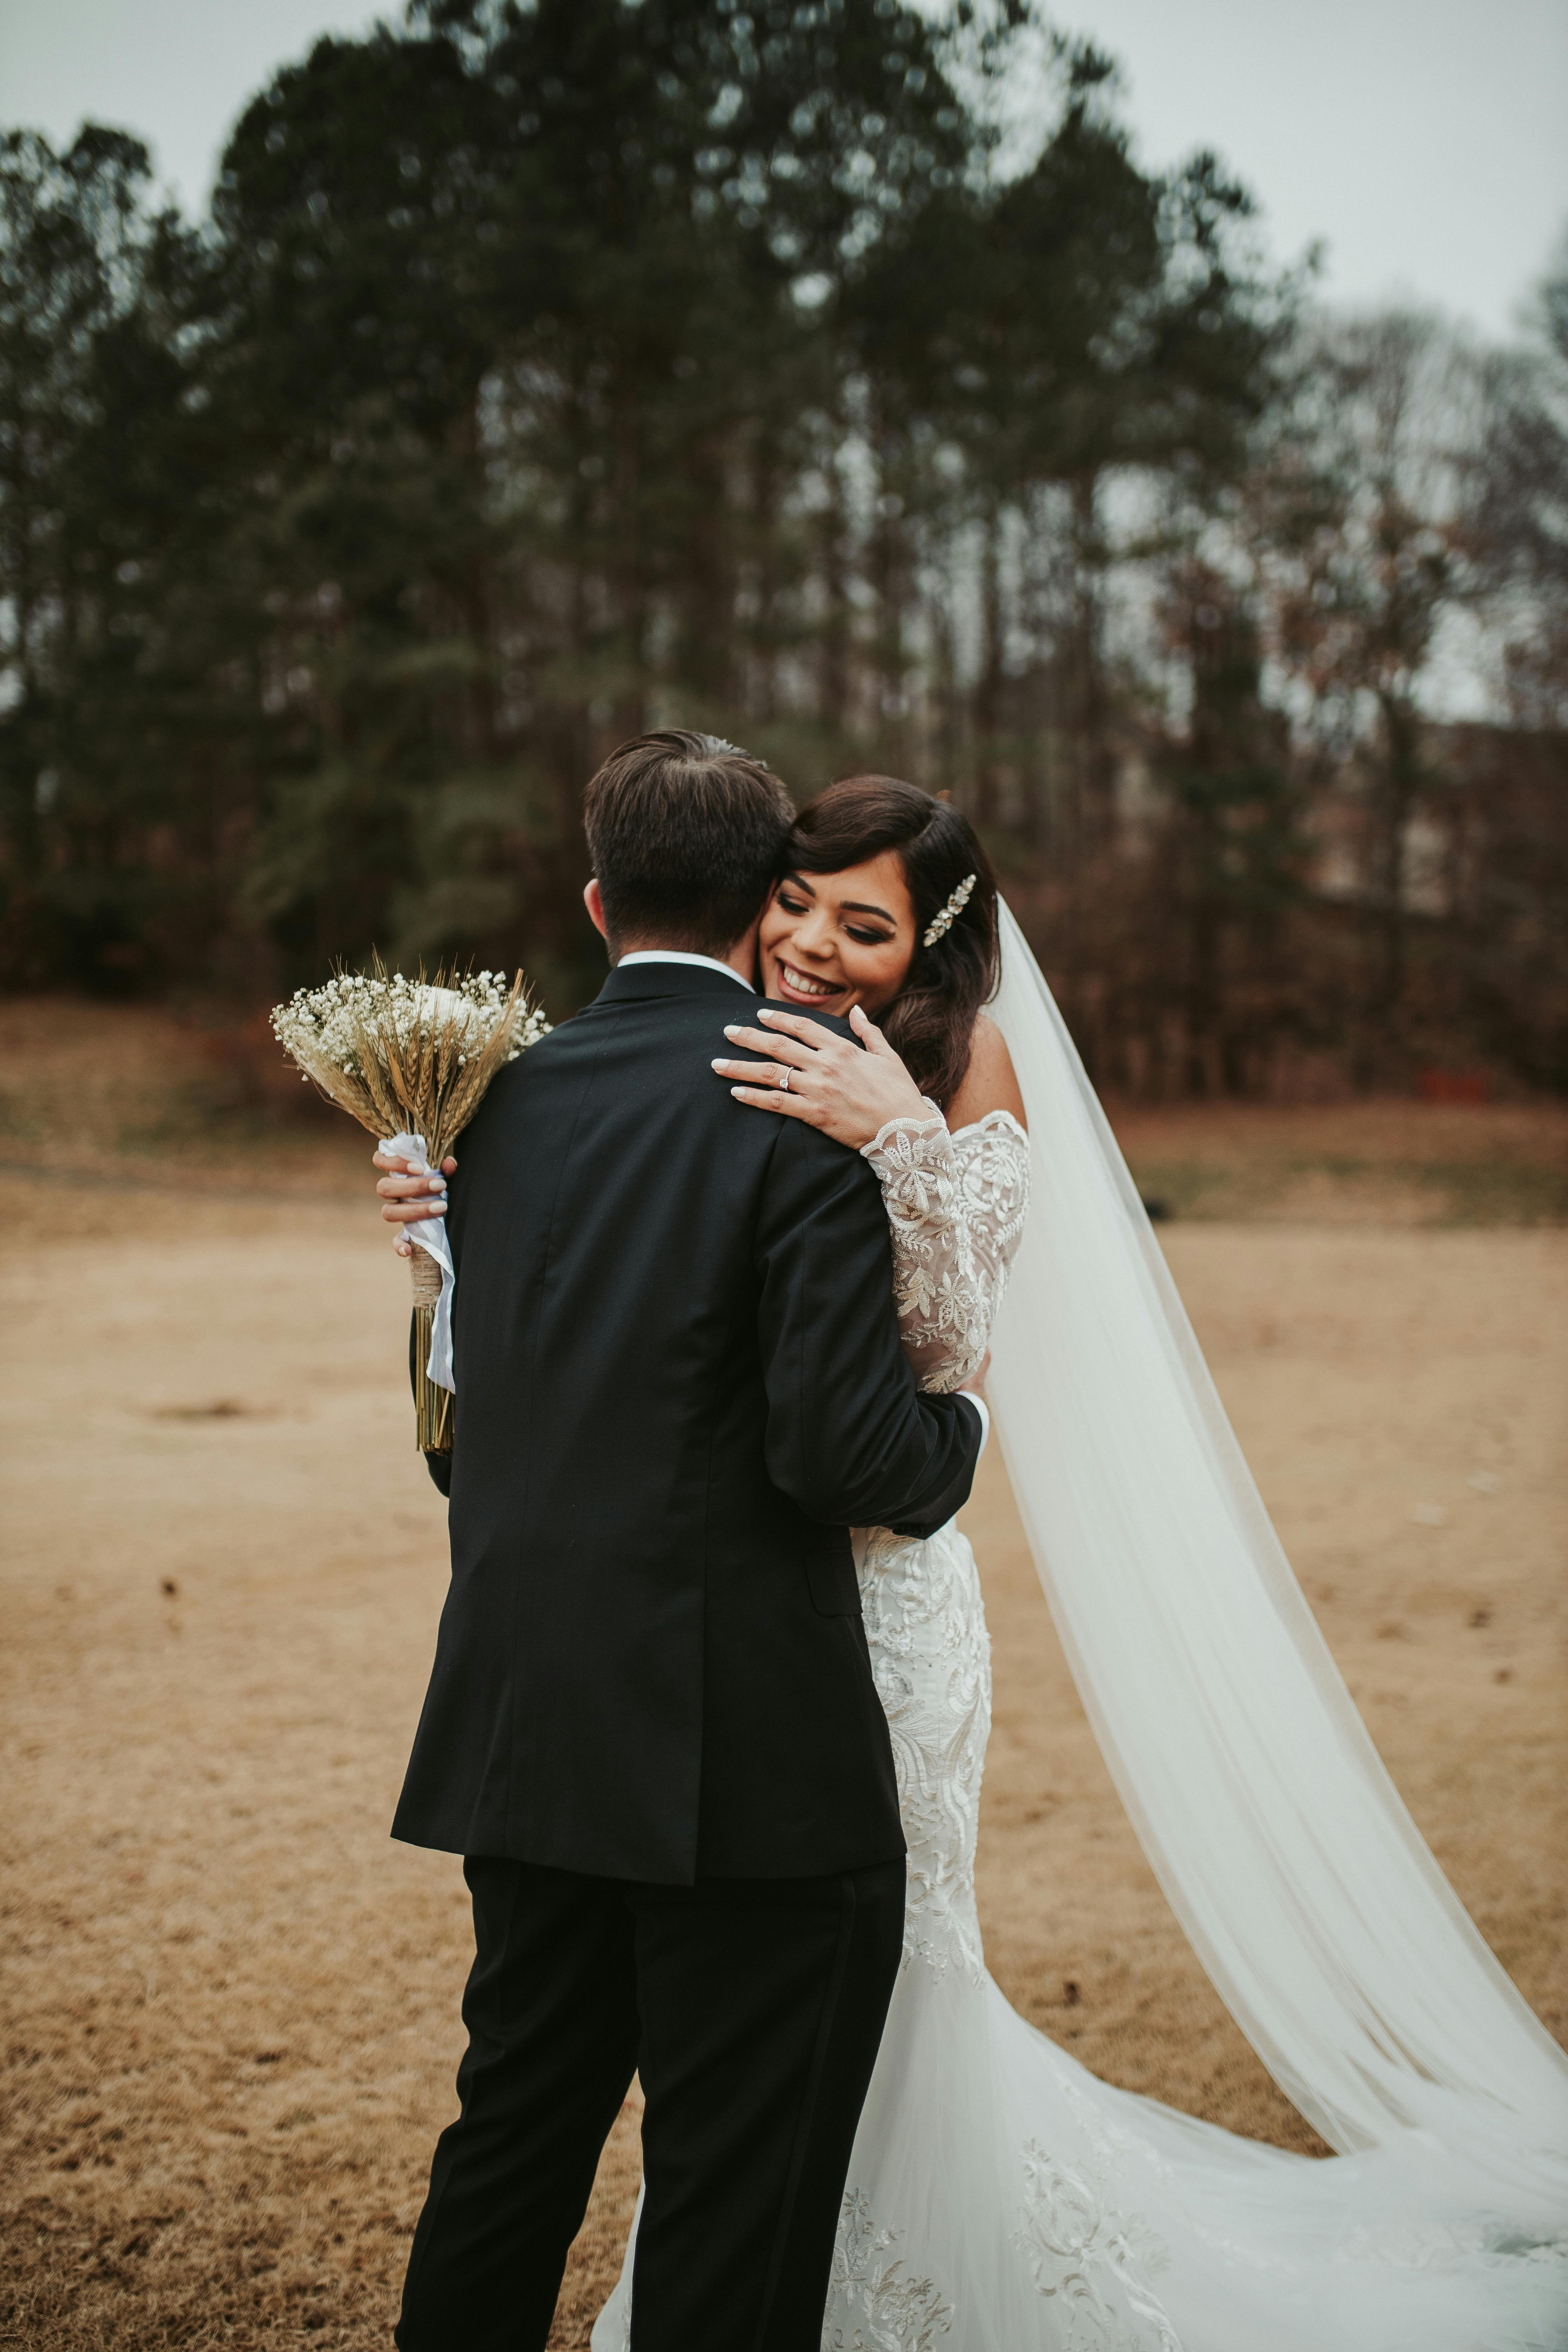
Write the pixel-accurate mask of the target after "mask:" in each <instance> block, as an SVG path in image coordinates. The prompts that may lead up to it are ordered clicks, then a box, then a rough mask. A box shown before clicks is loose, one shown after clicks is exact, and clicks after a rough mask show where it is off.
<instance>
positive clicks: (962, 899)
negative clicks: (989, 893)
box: [921, 874, 980, 948]
mask: <svg viewBox="0 0 1568 2352" xmlns="http://www.w3.org/2000/svg"><path fill="white" fill-rule="evenodd" d="M979 878H980V877H979V876H978V875H975V874H966V875H965V876H964V877H963V881H962V882H961V883H960V884H959V886H958V887H957V889H956V890H955V891H954V892H953V894H952V898H950V899H949V900H948V902H947V904H946V906H945V907H943V908H942V911H941V913H940V914H936V915H933V916H932V917H931V921H930V922H929V923H928V924H927V925H926V927H925V929H924V930H923V931H922V933H921V947H922V948H934V947H935V945H936V943H937V941H938V940H940V939H941V937H942V933H943V932H944V931H950V930H951V929H952V925H953V920H954V918H955V917H956V916H959V915H962V914H963V910H964V908H965V907H967V906H968V904H969V894H970V892H971V891H972V890H973V887H974V885H975V883H976V882H977V881H978V880H979Z"/></svg>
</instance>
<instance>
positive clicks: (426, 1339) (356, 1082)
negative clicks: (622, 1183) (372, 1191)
mask: <svg viewBox="0 0 1568 2352" xmlns="http://www.w3.org/2000/svg"><path fill="white" fill-rule="evenodd" d="M549 1026H550V1024H549V1023H548V1022H547V1021H546V1020H545V1018H544V1015H543V1014H542V1013H541V1012H539V1011H538V1009H537V1008H536V1007H535V1006H534V1005H533V1004H531V1003H530V1000H529V995H528V991H527V988H526V987H525V985H524V982H523V977H522V974H521V971H520V972H519V973H518V974H517V976H516V978H515V979H514V980H513V982H512V983H511V986H510V988H508V987H507V985H506V982H505V979H504V976H503V975H502V974H501V973H500V972H499V971H479V972H469V973H468V974H467V975H465V976H464V977H462V978H459V977H458V975H457V974H456V973H440V972H438V973H437V976H436V978H435V979H434V980H431V981H427V980H426V979H425V977H424V975H423V974H421V975H420V977H419V978H418V979H416V980H407V979H405V977H404V975H403V973H402V972H400V971H399V972H394V974H393V976H392V978H391V979H390V980H389V979H388V978H387V976H386V973H385V971H384V970H383V968H382V966H381V963H380V961H377V962H376V963H375V965H374V969H373V970H372V971H370V972H369V973H368V974H366V973H361V972H340V973H339V974H338V975H337V977H336V979H334V980H329V981H328V982H326V984H325V985H324V986H323V987H321V988H309V989H307V988H301V989H299V990H297V991H296V992H295V993H294V995H293V996H292V997H290V999H289V1003H287V1004H278V1005H275V1006H274V1007H273V1010H272V1027H273V1031H274V1033H275V1034H276V1036H277V1038H278V1042H279V1045H281V1046H282V1048H283V1050H284V1052H285V1053H286V1054H287V1055H289V1059H290V1060H291V1061H292V1062H293V1063H294V1065H295V1066H296V1067H297V1068H298V1069H299V1070H300V1072H301V1074H302V1075H303V1076H304V1077H305V1079H306V1080H307V1082H308V1083H309V1084H310V1085H311V1086H314V1087H316V1088H317V1090H318V1092H320V1093H321V1094H323V1095H324V1096H325V1097H326V1098H327V1100H328V1101H329V1102H332V1103H336V1104H337V1106H338V1108H340V1109H341V1110H346V1111H348V1112H349V1113H350V1114H351V1115H352V1116H353V1118H357V1119H358V1121H359V1123H360V1125H361V1126H362V1127H363V1128H368V1129H369V1130H370V1132H371V1134H372V1135H374V1136H377V1137H379V1138H380V1139H381V1141H382V1142H383V1143H384V1144H385V1145H386V1146H387V1148H388V1149H389V1150H391V1151H392V1152H393V1154H394V1155H395V1156H398V1157H401V1158H403V1159H405V1160H410V1161H412V1162H414V1163H416V1172H418V1171H419V1170H425V1171H428V1170H431V1169H436V1168H439V1166H440V1165H441V1162H442V1160H444V1159H445V1158H446V1156H447V1152H448V1151H449V1150H451V1148H452V1145H453V1144H454V1143H455V1142H456V1140H457V1139H458V1136H459V1135H460V1134H461V1133H462V1131H463V1129H464V1128H465V1127H467V1125H468V1121H469V1119H471V1118H472V1117H473V1115H474V1113H475V1111H476V1110H478V1108H479V1104H480V1103H481V1102H482V1101H483V1099H484V1094H485V1089H486V1087H488V1086H489V1082H490V1080H491V1079H492V1078H493V1077H494V1076H495V1074H496V1072H497V1071H498V1070H499V1069H500V1066H501V1065H502V1063H503V1062H514V1061H516V1059H517V1057H518V1055H520V1054H521V1052H522V1051H523V1050H524V1048H525V1047H526V1046H529V1045H533V1044H534V1043H535V1042H536V1041H537V1040H538V1039H539V1038H541V1037H542V1036H544V1035H546V1034H547V1033H548V1030H549ZM405 1233H406V1234H407V1237H408V1239H409V1240H410V1241H411V1242H414V1243H416V1244H417V1247H416V1249H415V1251H414V1254H413V1256H412V1257H411V1259H410V1261H409V1265H410V1271H411V1272H412V1275H413V1277H414V1319H415V1363H416V1367H417V1370H416V1374H415V1427H416V1443H417V1444H418V1446H419V1449H420V1451H421V1452H422V1453H425V1454H448V1453H450V1451H451V1447H452V1397H453V1392H454V1389H453V1380H452V1292H453V1288H454V1286H455V1281H456V1276H455V1275H454V1272H453V1267H452V1253H451V1248H450V1246H449V1244H448V1243H447V1235H446V1232H445V1230H444V1228H443V1226H442V1224H441V1222H440V1220H439V1219H438V1218H434V1217H432V1218H427V1219H426V1220H425V1221H424V1222H423V1223H412V1224H409V1225H408V1226H406V1227H405Z"/></svg>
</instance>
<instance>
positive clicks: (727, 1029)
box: [724, 1021, 741, 1037]
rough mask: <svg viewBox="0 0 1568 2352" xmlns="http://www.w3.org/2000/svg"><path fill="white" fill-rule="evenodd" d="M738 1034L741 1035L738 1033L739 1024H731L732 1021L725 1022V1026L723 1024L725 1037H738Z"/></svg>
mask: <svg viewBox="0 0 1568 2352" xmlns="http://www.w3.org/2000/svg"><path fill="white" fill-rule="evenodd" d="M724 1034H725V1036H726V1037H738V1036H739V1035H740V1034H741V1032H740V1027H739V1024H737V1023H735V1022H733V1021H726V1022H725V1024H724Z"/></svg>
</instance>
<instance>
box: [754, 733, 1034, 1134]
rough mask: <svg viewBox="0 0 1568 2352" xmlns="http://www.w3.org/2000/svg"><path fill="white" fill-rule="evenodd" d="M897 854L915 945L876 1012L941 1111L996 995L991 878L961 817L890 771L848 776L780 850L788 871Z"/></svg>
mask: <svg viewBox="0 0 1568 2352" xmlns="http://www.w3.org/2000/svg"><path fill="white" fill-rule="evenodd" d="M885 849H892V850H896V851H897V852H898V856H899V862H900V865H901V866H902V867H903V869H904V879H905V881H906V882H907V883H908V885H909V892H910V898H911V899H912V901H913V902H914V910H915V951H914V956H913V959H912V961H911V962H910V968H909V971H908V972H907V973H906V974H905V976H904V984H903V986H902V987H901V988H900V991H899V993H898V995H897V996H896V997H895V998H894V999H893V1002H892V1003H891V1004H889V1006H888V1007H887V1008H886V1010H885V1011H884V1012H882V1013H879V1014H878V1016H877V1021H878V1026H879V1028H880V1029H881V1030H882V1032H883V1034H884V1035H885V1036H886V1037H887V1039H888V1041H889V1044H890V1045H895V1046H897V1048H898V1050H899V1052H900V1054H901V1055H903V1057H904V1060H905V1062H906V1063H907V1064H908V1065H909V1069H910V1076H911V1077H912V1078H913V1079H914V1082H915V1084H916V1086H918V1087H919V1088H920V1090H921V1093H922V1094H926V1095H930V1097H931V1100H932V1101H933V1102H934V1103H937V1104H939V1105H940V1106H941V1108H942V1109H943V1110H946V1108H948V1106H949V1104H950V1103H951V1102H952V1098H953V1097H954V1096H955V1095H956V1094H957V1092H958V1089H959V1087H961V1086H962V1085H963V1075H964V1072H965V1071H966V1070H967V1069H968V1067H969V1055H970V1051H971V1049H972V1047H973V1043H974V1023H975V1017H976V1015H977V1014H978V1013H979V1011H980V1008H981V1006H982V1005H983V1004H984V1003H987V1001H988V1000H989V999H990V998H991V997H993V996H994V994H995V992H996V982H997V979H998V977H999V972H1000V962H999V958H998V953H997V945H996V877H995V876H994V874H993V872H992V870H991V860H990V859H989V858H988V857H987V856H986V855H985V852H984V849H982V847H981V845H980V841H979V837H978V835H976V834H975V831H974V828H973V825H972V824H970V823H969V822H968V820H967V818H965V817H962V816H960V815H959V814H958V811H957V810H956V809H953V808H950V807H949V806H948V804H947V803H946V802H945V801H938V800H933V799H932V798H931V794H930V793H922V792H921V789H920V787H919V786H918V785H917V784H906V783H902V782H900V780H899V778H898V777H897V776H846V777H845V778H844V779H843V781H842V782H839V783H837V784H829V785H828V787H827V790H826V792H825V793H818V794H817V796H816V800H814V801H812V802H810V803H808V804H807V805H806V806H805V808H803V809H802V811H801V813H800V814H799V815H798V816H797V817H796V819H795V824H794V827H793V829H792V831H791V833H790V837H789V841H788V844H787V845H786V846H785V849H784V872H785V873H786V874H839V873H842V872H843V870H844V868H845V867H846V866H862V865H864V864H865V862H866V860H867V859H868V858H869V857H879V856H881V854H882V852H883V850H885ZM970 875H973V877H974V887H973V889H972V890H971V892H970V895H969V898H968V900H967V903H966V904H965V905H964V906H963V908H961V909H960V911H959V912H958V913H957V914H955V915H954V916H953V917H952V921H951V923H949V924H948V926H947V927H946V928H945V929H943V931H942V934H941V936H940V937H939V938H937V939H936V940H932V942H931V946H930V947H927V946H926V945H925V944H924V939H925V934H926V932H927V931H928V930H929V929H930V928H931V924H932V923H933V922H934V921H935V919H937V917H938V916H939V915H940V914H941V913H942V909H943V908H945V907H946V906H947V905H948V904H949V902H950V900H951V899H952V894H953V892H954V891H955V890H957V889H959V888H961V887H962V886H963V882H964V880H965V878H966V877H968V876H970Z"/></svg>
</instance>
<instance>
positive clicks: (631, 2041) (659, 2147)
mask: <svg viewBox="0 0 1568 2352" xmlns="http://www.w3.org/2000/svg"><path fill="white" fill-rule="evenodd" d="M464 1871H465V1874H466V1876H467V1878H468V1885H469V1889H470V1891H471V1893H472V1895H473V1902H474V1938H475V1944H476V1954H475V1959H474V1966H473V1970H472V1973H471V1974H470V1976H469V1978H468V1990H467V1992H466V1994H465V1995H464V2000H463V2021H464V2023H465V2024H466V2025H467V2027H468V2052H467V2054H466V2055H465V2057H464V2059H463V2062H462V2064H461V2065H460V2067H459V2068H458V2097H459V2099H460V2101H461V2104H462V2113H461V2115H460V2116H459V2117H458V2121H457V2122H456V2123H455V2124H451V2125H449V2126H447V2130H446V2131H444V2132H443V2133H442V2135H441V2137H440V2140H439V2142H438V2143H437V2149H436V2156H435V2161H434V2163H433V2164H432V2166H431V2168H430V2193H429V2196H428V2198H427V2199H426V2205H425V2210H424V2212H423V2213H422V2214H421V2215H420V2218H419V2226H418V2228H417V2229H416V2231H415V2234H414V2245H413V2250H412V2252H411V2253H410V2255H409V2261H408V2275H407V2278H406V2280H405V2284H404V2290H403V2314H402V2317H401V2319H400V2321H399V2323H398V2326H397V2332H396V2341H397V2343H398V2345H399V2346H400V2347H402V2352H503V2347H504V2352H542V2347H543V2345H544V2341H545V2338H546V2336H548V2334H549V2332H550V2323H551V2319H552V2315H553V2313H554V2309H555V2299H556V2296H557V2294H558V2293H559V2291H560V2286H561V2277H562V2273H563V2269H564V2267H565V2262H566V2253H567V2249H568V2247H569V2246H570V2245H571V2243H572V2241H573V2239H574V2237H575V2236H576V2234H577V2231H578V2230H579V2229H580V2228H581V2226H582V2222H583V2216H584V2212H585V2211H586V2210H587V2204H588V2196H589V2192H590V2190H591V2189H592V2188H593V2185H594V2174H595V2168H596V2166H597V2163H598V2158H599V2151H600V2149H601V2148H602V2147H603V2146H604V2144H605V2137H606V2136H607V2134H608V2132H609V2129H610V2126H611V2125H612V2124H613V2123H614V2121H615V2119H616V2115H617V2114H618V2113H619V2111H620V2106H621V2102H622V2100H623V2099H624V2098H625V2096H626V2090H627V2087H628V2085H629V2084H630V2082H631V2078H632V2075H633V2074H634V2072H640V2074H641V2076H642V2086H643V2093H644V2096H645V2099H646V2102H647V2105H646V2111H645V2113H644V2116H643V2168H644V2175H645V2179H646V2181H647V2199H646V2202H645V2205H644V2210H643V2217H642V2223H641V2227H640V2229H639V2231H638V2234H637V2269H636V2273H635V2275H634V2280H633V2319H632V2342H633V2346H634V2347H635V2352H818V2347H819V2345H820V2342H821V2334H822V2313H823V2305H824V2303H825V2302H826V2294H827V2277H828V2270H829V2265H830V2263H831V2260H832V2254H833V2240H834V2232H835V2230H836V2227H837V2219H838V2209H839V2203H840V2200H841V2199H842V2196H843V2193H844V2179H845V2174H846V2172H847V2168H848V2164H849V2153H850V2148H851V2147H852V2145H853V2142H854V2137H855V2127H856V2125H857V2123H858V2120H859V2116H860V2108H861V2105H862V2103H863V2101H864V2099H865V2096H866V2090H867V2086H868V2084H869V2082H870V2079H871V2069H872V2066H873V2065H874V2063H875V2062H876V2056H877V2045H878V2043H879V2041H880V2039H881V2032H882V2025H883V2021H884V2019H885V2018H886V2015H887V2010H888V2003H889V2000H890V1999H891V1997H892V1990H893V1981H894V1979H895V1977H896V1975H897V1973H898V1966H899V1955H900V1948H901V1943H902V1937H903V1917H904V1865H903V1862H902V1860H901V1859H900V1860H899V1861H897V1862H889V1863H881V1864H877V1865H875V1866H874V1867H873V1868H871V1869H868V1870H859V1871H853V1872H849V1873H847V1874H843V1875H837V1876H833V1877H826V1878H809V1879H798V1878H797V1879H749V1880H725V1879H712V1880H708V1881H705V1882H703V1883H701V1884H700V1885H696V1886H648V1885H634V1884H628V1883H626V1882H623V1881H619V1880H615V1879H605V1878H589V1877H585V1876H581V1875H578V1874H575V1873H574V1872H571V1871H559V1870H542V1869H539V1868H537V1867H535V1866H534V1865H533V1864H529V1863H521V1862H511V1861H507V1860H504V1859H500V1858H497V1857H489V1856H484V1855H478V1856H472V1857H470V1858H469V1859H468V1861H467V1862H466V1863H465V1864H464Z"/></svg>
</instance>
